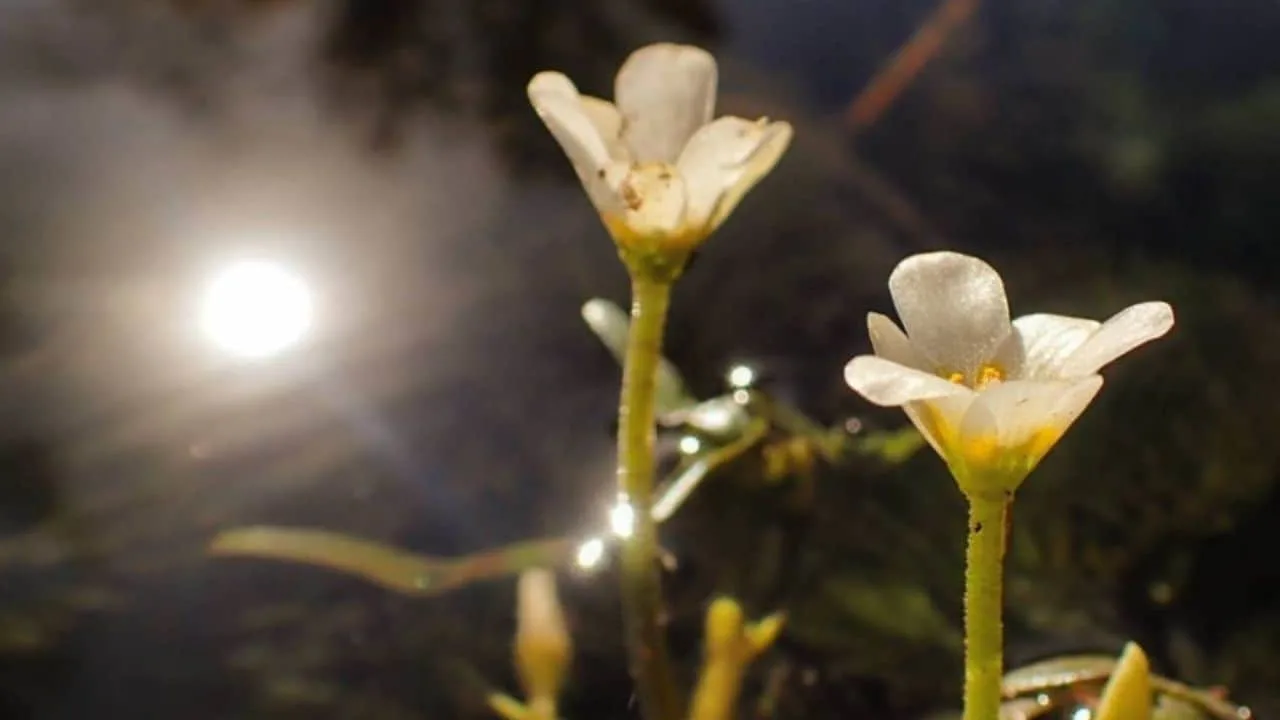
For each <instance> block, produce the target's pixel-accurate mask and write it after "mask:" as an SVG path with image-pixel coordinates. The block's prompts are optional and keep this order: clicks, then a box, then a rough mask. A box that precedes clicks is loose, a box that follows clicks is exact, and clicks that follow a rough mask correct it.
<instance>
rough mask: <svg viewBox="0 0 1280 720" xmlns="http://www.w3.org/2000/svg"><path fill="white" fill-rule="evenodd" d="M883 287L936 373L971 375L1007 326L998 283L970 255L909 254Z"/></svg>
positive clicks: (987, 268)
mask: <svg viewBox="0 0 1280 720" xmlns="http://www.w3.org/2000/svg"><path fill="white" fill-rule="evenodd" d="M889 292H890V293H891V294H892V295H893V303H894V306H895V307H897V309H898V317H899V318H900V319H901V320H902V324H903V326H904V327H905V328H906V330H907V336H908V337H910V338H911V344H912V345H913V346H915V348H916V349H917V350H919V351H920V353H921V354H923V355H924V356H925V357H927V358H928V359H929V360H930V361H932V362H933V363H934V368H933V369H934V370H936V371H938V372H963V373H965V374H966V376H969V377H972V374H973V372H974V371H975V370H976V369H977V367H978V366H979V365H981V364H982V363H984V362H986V361H987V360H990V359H991V358H992V356H993V355H994V354H995V352H996V349H997V348H999V347H1000V343H1001V342H1002V341H1003V340H1004V339H1005V338H1006V337H1007V336H1008V334H1009V332H1010V331H1011V326H1010V324H1009V304H1008V301H1007V300H1006V299H1005V295H1004V282H1003V281H1001V279H1000V275H999V274H998V273H996V271H995V270H994V269H992V267H991V266H990V265H988V264H987V263H985V262H983V261H982V260H979V259H978V258H975V257H970V256H968V255H961V254H959V253H954V252H931V253H923V254H920V255H913V256H911V257H909V258H907V259H906V260H903V261H902V262H901V263H899V264H898V267H896V268H894V271H893V273H892V274H891V275H890V276H889Z"/></svg>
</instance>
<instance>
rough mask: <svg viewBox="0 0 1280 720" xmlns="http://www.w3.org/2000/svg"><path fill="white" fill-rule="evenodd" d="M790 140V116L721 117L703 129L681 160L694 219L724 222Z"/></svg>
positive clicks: (710, 223)
mask: <svg viewBox="0 0 1280 720" xmlns="http://www.w3.org/2000/svg"><path fill="white" fill-rule="evenodd" d="M790 143H791V126H790V125H789V124H787V123H785V122H775V123H771V122H769V121H767V120H758V121H751V120H744V119H742V118H738V117H722V118H719V119H718V120H716V121H715V122H712V123H710V124H708V125H704V126H702V127H701V128H700V129H698V131H697V132H695V133H694V134H693V137H691V138H689V142H688V144H687V145H686V146H685V148H684V151H683V152H681V153H680V157H679V159H678V160H677V161H676V166H677V167H678V168H679V170H680V174H681V175H682V176H683V177H684V179H685V183H686V184H687V185H688V187H689V215H690V220H691V221H694V222H700V223H702V224H703V225H704V226H705V227H706V228H707V230H708V231H710V230H714V229H715V228H717V227H719V226H720V224H721V223H723V222H724V220H725V218H727V217H729V213H731V212H733V210H734V208H736V207H737V206H738V203H739V202H740V201H741V200H742V198H743V196H745V195H746V194H747V191H749V190H750V189H751V188H753V187H755V185H756V183H758V182H759V181H760V180H761V179H762V178H763V177H764V176H765V175H768V174H769V171H771V170H773V166H774V165H776V164H777V163H778V159H779V158H781V157H782V153H783V152H785V151H786V149H787V146H788V145H789V144H790Z"/></svg>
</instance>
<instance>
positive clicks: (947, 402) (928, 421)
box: [902, 392, 978, 459]
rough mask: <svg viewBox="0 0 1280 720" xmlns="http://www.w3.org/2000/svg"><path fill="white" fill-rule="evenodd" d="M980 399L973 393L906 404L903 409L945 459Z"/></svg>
mask: <svg viewBox="0 0 1280 720" xmlns="http://www.w3.org/2000/svg"><path fill="white" fill-rule="evenodd" d="M977 397H978V395H977V393H973V392H969V393H965V394H961V395H952V396H950V397H942V398H934V399H932V400H921V401H919V402H912V403H907V404H906V405H903V406H902V410H903V412H905V413H906V414H907V418H908V419H909V420H911V424H912V425H915V426H916V429H917V430H919V431H920V434H921V435H923V436H924V439H925V440H928V441H929V444H930V445H932V446H933V449H934V450H935V451H937V453H938V455H940V456H941V457H943V458H944V459H945V458H946V457H947V453H948V452H950V450H951V447H950V446H951V445H952V444H953V443H954V442H955V440H956V438H957V437H959V435H960V423H961V422H962V421H963V420H964V418H965V415H966V414H967V413H968V411H969V407H970V406H971V405H973V403H974V401H975V400H976V399H977Z"/></svg>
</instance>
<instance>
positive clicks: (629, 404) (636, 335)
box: [618, 277, 682, 720]
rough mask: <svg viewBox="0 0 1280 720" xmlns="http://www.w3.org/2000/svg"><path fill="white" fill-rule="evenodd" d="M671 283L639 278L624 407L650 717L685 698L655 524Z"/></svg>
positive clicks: (636, 634)
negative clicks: (672, 650)
mask: <svg viewBox="0 0 1280 720" xmlns="http://www.w3.org/2000/svg"><path fill="white" fill-rule="evenodd" d="M670 299H671V285H670V284H669V283H663V282H655V281H653V280H648V279H643V278H639V277H634V278H633V279H632V283H631V330H630V333H629V334H628V337H627V353H626V358H625V360H624V362H623V371H622V398H621V401H620V403H619V406H618V490H619V491H620V492H622V493H624V494H625V495H626V497H627V499H628V501H629V502H630V503H631V505H632V507H634V508H635V530H634V532H633V533H632V535H631V537H629V538H627V539H626V540H625V541H624V542H623V545H622V602H623V612H624V616H625V623H626V629H627V656H628V661H629V665H630V668H631V676H632V679H633V680H634V682H635V684H636V694H637V696H638V697H639V699H640V711H641V713H642V714H643V716H644V718H645V720H679V719H680V717H681V716H682V711H681V708H680V700H679V696H678V695H677V694H676V688H675V682H674V678H673V675H672V672H671V660H670V657H669V655H668V653H667V641H666V633H665V632H664V629H663V623H662V621H661V617H662V614H663V608H662V580H661V577H660V576H659V575H658V540H657V532H656V529H655V525H654V522H653V517H652V513H651V507H652V505H653V484H654V481H653V474H654V435H655V429H654V422H655V418H654V378H655V377H656V373H657V368H658V363H659V362H660V359H661V357H662V332H663V328H664V326H665V324H666V316H667V306H668V304H669V302H670Z"/></svg>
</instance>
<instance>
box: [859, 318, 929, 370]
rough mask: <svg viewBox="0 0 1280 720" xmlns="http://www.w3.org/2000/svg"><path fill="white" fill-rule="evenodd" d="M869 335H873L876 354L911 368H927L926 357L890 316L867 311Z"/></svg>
mask: <svg viewBox="0 0 1280 720" xmlns="http://www.w3.org/2000/svg"><path fill="white" fill-rule="evenodd" d="M867 335H868V336H870V337H871V349H872V350H874V351H875V353H876V355H879V356H880V357H882V358H884V359H885V360H892V361H893V362H896V363H898V364H899V365H906V366H907V367H909V368H914V369H916V370H923V369H925V366H926V363H925V360H924V357H923V356H921V355H920V352H919V351H917V350H916V349H915V347H914V346H913V345H912V344H911V340H910V339H909V338H907V334H906V333H904V332H902V329H901V328H899V327H898V324H897V323H895V322H894V321H893V320H891V319H890V318H889V316H887V315H881V314H880V313H874V312H873V313H867Z"/></svg>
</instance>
